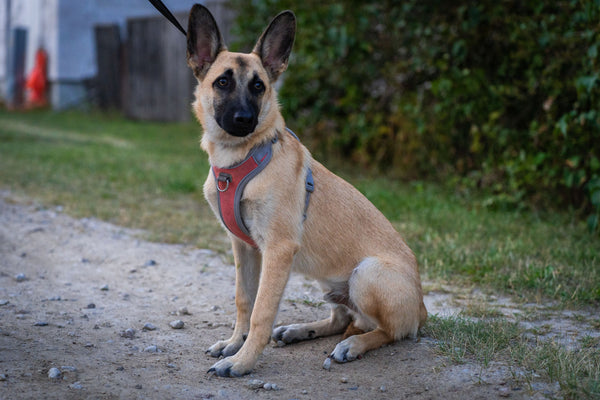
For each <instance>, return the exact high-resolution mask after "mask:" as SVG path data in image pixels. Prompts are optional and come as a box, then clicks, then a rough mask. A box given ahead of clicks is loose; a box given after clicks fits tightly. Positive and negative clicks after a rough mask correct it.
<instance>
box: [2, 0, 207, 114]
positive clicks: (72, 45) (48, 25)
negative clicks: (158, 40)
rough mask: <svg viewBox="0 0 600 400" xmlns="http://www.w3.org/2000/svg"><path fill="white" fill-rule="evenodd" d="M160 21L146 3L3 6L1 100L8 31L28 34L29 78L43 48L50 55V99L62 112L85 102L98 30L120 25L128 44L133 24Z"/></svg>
mask: <svg viewBox="0 0 600 400" xmlns="http://www.w3.org/2000/svg"><path fill="white" fill-rule="evenodd" d="M197 2H198V0H165V1H164V3H165V4H166V5H167V6H168V7H169V9H170V10H171V11H172V12H173V13H177V12H187V11H189V9H190V8H191V7H192V5H193V4H194V3H197ZM9 4H10V10H9V11H10V12H9V14H10V15H8V16H7V15H6V14H7V11H8V10H7V5H9ZM158 15H160V14H159V13H158V11H156V10H155V9H154V7H153V6H152V5H151V4H150V3H149V2H148V1H147V0H0V98H5V97H6V88H5V86H6V81H7V65H8V58H9V54H10V46H9V44H8V43H10V41H9V40H10V38H6V29H7V28H8V27H9V26H10V29H13V28H15V27H17V26H21V27H25V28H27V30H28V39H27V59H26V67H25V71H26V74H29V72H30V71H31V70H32V68H33V66H34V62H35V52H36V50H37V49H38V47H39V46H43V47H44V49H45V50H46V52H47V53H48V63H49V65H48V77H49V81H50V88H51V94H50V99H51V102H52V105H53V107H54V108H58V109H60V108H64V107H69V106H72V105H75V103H77V102H78V101H81V100H83V99H84V96H85V86H84V85H83V81H84V80H86V79H91V78H93V77H94V76H95V75H96V49H95V42H94V26H95V25H100V24H115V23H116V24H118V25H119V26H120V28H121V34H122V37H123V38H124V37H125V34H126V21H127V19H128V18H133V17H145V16H158ZM173 29H175V28H173Z"/></svg>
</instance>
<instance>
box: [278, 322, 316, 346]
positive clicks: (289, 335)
mask: <svg viewBox="0 0 600 400" xmlns="http://www.w3.org/2000/svg"><path fill="white" fill-rule="evenodd" d="M272 338H273V340H274V341H275V342H277V344H290V343H296V342H299V341H301V340H307V339H314V338H315V331H313V330H308V329H306V327H305V326H303V325H302V324H293V325H285V326H280V327H278V328H275V330H274V331H273V335H272Z"/></svg>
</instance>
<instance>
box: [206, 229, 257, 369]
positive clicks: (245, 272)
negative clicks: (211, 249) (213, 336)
mask: <svg viewBox="0 0 600 400" xmlns="http://www.w3.org/2000/svg"><path fill="white" fill-rule="evenodd" d="M232 242H233V257H234V260H235V306H236V308H237V318H236V321H235V329H234V330H233V335H231V337H230V338H229V339H227V340H220V341H218V342H217V343H215V344H213V345H212V346H210V347H209V349H208V350H207V351H206V352H207V353H209V354H210V355H211V356H213V357H220V356H224V357H228V356H231V355H234V354H235V353H237V351H238V350H239V349H240V348H241V347H242V345H243V344H244V340H245V338H246V335H247V334H248V331H249V330H250V315H251V313H252V308H253V307H254V300H255V298H256V292H257V290H258V279H259V277H260V263H261V256H260V253H259V252H258V251H257V250H255V249H253V248H251V247H249V246H248V245H246V244H245V243H242V242H241V241H240V240H238V239H233V240H232Z"/></svg>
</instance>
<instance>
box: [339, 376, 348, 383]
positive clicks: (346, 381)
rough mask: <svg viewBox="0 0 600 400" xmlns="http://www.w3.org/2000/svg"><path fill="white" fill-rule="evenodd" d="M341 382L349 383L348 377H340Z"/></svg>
mask: <svg viewBox="0 0 600 400" xmlns="http://www.w3.org/2000/svg"><path fill="white" fill-rule="evenodd" d="M340 382H342V383H348V378H346V377H345V376H343V377H342V378H341V379H340Z"/></svg>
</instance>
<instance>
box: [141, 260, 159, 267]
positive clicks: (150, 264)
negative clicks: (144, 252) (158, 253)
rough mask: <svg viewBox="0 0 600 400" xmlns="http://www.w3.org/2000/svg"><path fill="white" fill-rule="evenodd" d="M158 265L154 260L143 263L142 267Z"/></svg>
mask: <svg viewBox="0 0 600 400" xmlns="http://www.w3.org/2000/svg"><path fill="white" fill-rule="evenodd" d="M157 264H158V263H157V262H156V261H154V260H148V261H146V262H145V263H144V267H153V266H155V265H157Z"/></svg>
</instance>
